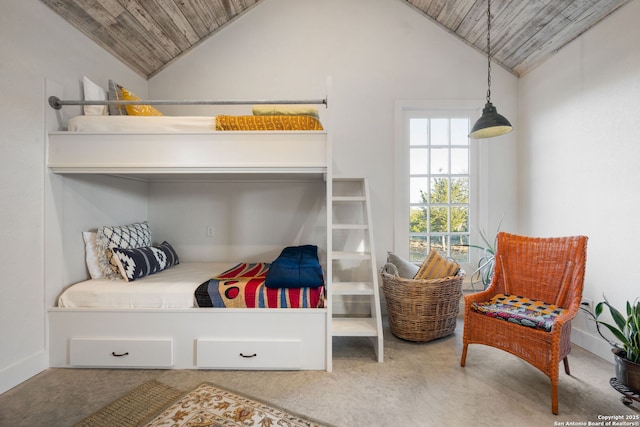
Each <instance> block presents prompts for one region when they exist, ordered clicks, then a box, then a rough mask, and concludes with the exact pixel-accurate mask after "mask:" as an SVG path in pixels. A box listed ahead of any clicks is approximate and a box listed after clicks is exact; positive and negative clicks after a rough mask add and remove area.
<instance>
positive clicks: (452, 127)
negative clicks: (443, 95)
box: [395, 104, 479, 271]
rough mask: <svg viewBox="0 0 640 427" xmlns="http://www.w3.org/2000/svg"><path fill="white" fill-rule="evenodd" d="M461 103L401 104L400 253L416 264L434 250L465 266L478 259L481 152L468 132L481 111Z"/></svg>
mask: <svg viewBox="0 0 640 427" xmlns="http://www.w3.org/2000/svg"><path fill="white" fill-rule="evenodd" d="M476 105H479V104H476ZM463 107H464V108H455V107H451V106H448V107H447V108H434V107H423V108H421V107H420V106H419V105H418V106H415V105H400V106H399V108H397V121H396V123H397V124H396V126H397V127H398V128H399V129H398V130H397V138H396V139H397V141H396V158H397V159H398V163H397V164H396V171H397V172H396V194H397V198H396V202H397V203H396V242H395V243H396V251H397V252H398V253H399V254H401V255H402V254H405V255H406V256H407V258H408V259H409V260H410V261H412V262H415V263H417V264H419V263H421V262H422V261H423V260H424V258H425V257H426V256H427V254H428V253H429V251H430V250H431V249H436V250H437V251H438V252H440V253H441V254H443V255H446V256H448V257H451V258H453V259H455V260H456V261H458V262H459V263H460V264H461V265H463V267H464V268H465V269H469V268H470V266H469V265H470V264H471V263H473V262H475V260H471V259H470V251H469V246H468V245H469V243H470V242H471V241H473V240H474V239H472V236H471V230H472V227H475V225H476V224H477V217H478V209H477V202H476V200H477V188H478V177H477V167H476V166H475V165H476V163H477V153H476V149H475V148H474V146H475V144H472V143H470V140H469V138H468V134H469V129H470V128H471V125H472V123H473V120H475V118H476V117H477V114H478V113H477V110H475V109H473V108H470V107H467V106H463ZM404 248H406V252H405V251H404V250H403V249H404ZM398 249H401V250H398ZM471 271H472V270H471Z"/></svg>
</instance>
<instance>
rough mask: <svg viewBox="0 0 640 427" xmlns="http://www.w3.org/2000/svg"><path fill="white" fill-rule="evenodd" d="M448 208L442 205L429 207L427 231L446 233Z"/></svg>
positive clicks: (447, 229) (447, 228)
mask: <svg viewBox="0 0 640 427" xmlns="http://www.w3.org/2000/svg"><path fill="white" fill-rule="evenodd" d="M448 214H449V209H448V208H446V207H443V206H432V207H430V208H429V232H430V233H446V232H447V231H449V215H448Z"/></svg>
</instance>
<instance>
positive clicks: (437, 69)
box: [149, 0, 518, 263]
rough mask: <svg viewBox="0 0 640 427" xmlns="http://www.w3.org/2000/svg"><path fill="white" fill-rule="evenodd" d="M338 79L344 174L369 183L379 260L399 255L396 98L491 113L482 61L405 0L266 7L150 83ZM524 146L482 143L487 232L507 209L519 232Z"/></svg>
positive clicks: (189, 90) (244, 86) (233, 90)
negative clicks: (471, 105)
mask: <svg viewBox="0 0 640 427" xmlns="http://www.w3.org/2000/svg"><path fill="white" fill-rule="evenodd" d="M327 76H331V78H332V81H333V88H332V91H331V92H330V93H329V110H328V111H329V113H330V114H329V115H330V117H327V115H324V116H322V119H323V122H324V123H325V125H326V126H327V127H328V128H329V129H330V131H331V133H332V135H333V145H334V163H333V166H334V174H335V176H347V177H349V176H351V177H367V178H369V183H370V187H371V193H372V210H373V225H374V229H375V239H376V242H375V243H376V249H377V252H378V257H377V258H378V262H379V263H380V262H382V261H383V260H384V257H385V254H386V251H389V250H394V248H393V213H394V209H393V200H394V197H393V191H394V186H393V179H394V161H393V155H394V154H393V153H394V145H393V144H394V106H395V101H397V100H408V99H426V100H468V99H477V100H478V108H482V106H483V105H484V96H485V93H486V78H487V76H486V57H484V56H483V55H482V54H480V53H478V52H477V51H475V50H473V49H471V48H470V47H469V46H467V45H466V44H464V43H462V42H460V41H458V40H456V39H455V38H454V37H452V36H451V35H450V34H449V33H448V32H447V31H445V30H443V29H442V28H440V27H439V26H437V25H436V24H434V23H433V22H432V21H430V20H429V19H427V18H426V17H424V16H423V15H421V14H420V13H419V12H417V11H416V10H414V9H413V8H412V7H410V6H408V5H407V4H406V3H405V2H402V1H400V0H397V1H396V0H349V1H344V0H326V1H322V2H317V1H312V0H264V1H263V2H261V3H260V4H259V5H257V6H256V7H254V8H253V9H251V10H250V11H249V12H248V13H247V14H245V15H243V16H242V17H241V18H240V19H238V20H237V21H235V22H234V23H233V24H232V25H231V26H229V27H227V28H225V29H223V30H222V31H220V32H219V33H218V34H216V35H215V37H213V38H211V39H209V40H207V41H205V42H203V43H202V44H201V45H200V46H198V47H197V48H195V49H194V50H193V51H191V52H190V53H189V54H188V55H187V56H186V57H185V58H183V59H181V60H179V61H177V62H176V63H174V64H172V65H170V66H168V67H167V68H165V69H164V70H163V71H161V72H160V73H159V74H157V75H156V76H154V77H153V78H151V79H150V81H149V93H150V94H151V95H152V97H153V98H157V99H258V100H260V99H299V98H304V99H309V98H322V97H324V96H325V94H326V88H325V82H326V78H327ZM492 77H493V79H492V82H493V84H492V95H493V97H492V99H493V101H494V103H495V104H496V105H497V106H498V108H499V111H500V112H501V113H502V114H504V115H505V116H507V117H509V119H510V120H511V121H512V123H513V124H514V125H515V126H518V120H517V92H518V85H517V79H516V78H515V77H514V76H513V75H511V74H509V73H507V72H506V71H505V70H503V69H501V68H500V67H493V75H492ZM165 110H166V111H168V112H170V113H171V112H173V111H177V109H174V110H171V109H165ZM181 111H184V110H181ZM188 111H189V112H190V113H193V114H212V115H213V114H216V113H217V112H218V111H220V109H216V108H213V107H197V108H192V109H190V110H188ZM245 112H246V111H245ZM248 113H249V114H250V109H249V111H248ZM321 113H326V112H325V111H321ZM515 139H516V134H515V133H512V134H510V135H507V136H504V137H501V138H495V141H484V142H483V144H484V145H485V148H484V153H485V154H486V163H487V165H488V166H489V167H490V168H491V170H492V173H491V174H490V177H489V183H488V185H487V190H488V193H487V194H485V195H484V197H483V202H486V203H488V204H489V205H490V206H491V209H490V213H489V215H488V219H487V224H484V226H485V227H489V226H491V227H495V226H496V225H497V223H498V221H499V220H500V217H501V216H502V214H503V213H504V214H505V222H504V227H503V229H505V228H507V229H509V228H510V229H512V230H513V229H514V228H515V222H516V221H515V218H516V212H515V209H514V207H515V204H516V197H517V196H516V190H517V188H516V148H517V147H516V144H515ZM489 228H490V227H489Z"/></svg>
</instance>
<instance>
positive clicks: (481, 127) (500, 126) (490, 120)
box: [469, 0, 513, 139]
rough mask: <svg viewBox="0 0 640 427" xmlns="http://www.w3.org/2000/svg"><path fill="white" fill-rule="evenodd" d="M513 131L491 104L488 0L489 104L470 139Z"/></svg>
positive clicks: (489, 12) (488, 7)
mask: <svg viewBox="0 0 640 427" xmlns="http://www.w3.org/2000/svg"><path fill="white" fill-rule="evenodd" d="M512 130H513V126H511V123H509V120H507V119H506V118H504V116H501V115H500V114H498V110H497V109H496V107H494V106H493V104H492V103H491V0H487V103H486V104H485V106H484V108H483V109H482V116H481V117H480V118H479V119H478V121H477V122H476V124H474V125H473V128H471V133H469V138H472V139H483V138H492V137H494V136H499V135H504V134H505V133H509V132H511V131H512Z"/></svg>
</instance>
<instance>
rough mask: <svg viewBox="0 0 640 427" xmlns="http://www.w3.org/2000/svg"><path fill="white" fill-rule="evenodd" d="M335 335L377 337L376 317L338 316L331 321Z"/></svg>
mask: <svg viewBox="0 0 640 427" xmlns="http://www.w3.org/2000/svg"><path fill="white" fill-rule="evenodd" d="M331 324H332V333H331V334H332V335H333V336H334V337H377V336H378V330H377V328H376V319H373V318H370V317H337V318H334V319H333V320H332V322H331Z"/></svg>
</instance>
